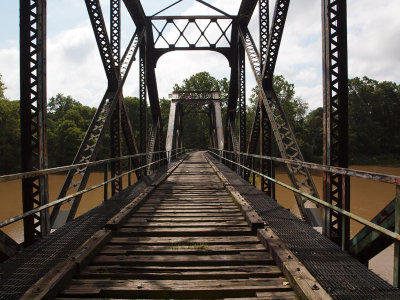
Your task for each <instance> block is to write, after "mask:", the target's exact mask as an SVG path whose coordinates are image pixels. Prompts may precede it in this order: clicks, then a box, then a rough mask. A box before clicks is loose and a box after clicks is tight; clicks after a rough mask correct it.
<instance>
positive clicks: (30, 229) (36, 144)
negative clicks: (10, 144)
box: [20, 0, 49, 245]
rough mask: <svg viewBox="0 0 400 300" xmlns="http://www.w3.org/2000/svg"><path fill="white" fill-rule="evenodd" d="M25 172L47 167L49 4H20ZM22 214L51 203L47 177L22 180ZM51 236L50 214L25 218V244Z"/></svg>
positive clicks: (24, 1)
mask: <svg viewBox="0 0 400 300" xmlns="http://www.w3.org/2000/svg"><path fill="white" fill-rule="evenodd" d="M20 74H21V85H20V90H21V102H20V106H21V149H22V152H21V154H22V172H28V171H35V170H40V169H46V168H47V141H46V118H47V117H46V111H47V109H46V108H47V104H46V103H47V102H46V1H41V0H29V1H27V0H21V1H20ZM22 198H23V200H22V201H23V211H24V212H26V211H29V210H31V209H33V208H36V207H37V206H40V205H43V204H47V203H48V189H47V175H46V176H37V177H33V178H28V179H22ZM48 233H49V219H48V211H47V210H45V211H43V212H41V213H40V214H35V215H32V216H31V217H28V218H25V219H24V242H25V244H26V245H29V244H31V243H32V242H34V241H35V240H36V239H38V238H40V237H43V236H45V235H46V234H48Z"/></svg>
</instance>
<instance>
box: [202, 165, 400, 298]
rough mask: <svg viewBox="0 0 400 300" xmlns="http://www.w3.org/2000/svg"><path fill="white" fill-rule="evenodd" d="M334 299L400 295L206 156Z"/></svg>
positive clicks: (259, 192) (386, 283)
mask: <svg viewBox="0 0 400 300" xmlns="http://www.w3.org/2000/svg"><path fill="white" fill-rule="evenodd" d="M209 158H210V160H211V161H212V162H213V163H214V164H215V165H216V166H217V167H218V169H219V170H220V171H221V172H222V173H223V174H224V176H225V177H226V178H227V179H228V180H229V182H230V183H231V184H232V186H233V187H235V188H236V189H237V190H238V191H239V192H240V193H241V195H242V196H243V197H244V198H245V199H246V200H247V201H248V202H249V203H250V204H251V205H252V206H253V208H254V209H255V210H256V211H257V212H258V214H259V215H260V216H261V217H262V218H263V220H264V221H266V222H267V225H268V226H270V227H271V229H272V230H273V231H274V232H275V233H276V234H277V235H278V236H279V237H280V239H281V240H283V241H284V242H285V243H286V246H287V247H288V248H289V249H290V250H291V251H292V252H293V253H294V254H295V255H296V256H297V258H298V259H299V260H300V261H301V262H302V263H303V264H304V265H305V266H306V268H307V269H308V270H309V271H310V273H311V274H312V275H313V276H314V277H315V278H316V279H317V280H318V281H319V283H320V284H321V286H322V287H323V288H324V289H325V290H326V291H327V292H328V293H329V294H330V295H331V296H332V298H334V299H400V291H399V290H398V289H396V288H394V287H393V286H392V285H390V284H389V283H388V282H386V281H385V280H383V279H381V278H380V277H379V276H378V275H376V274H375V273H373V272H372V271H370V270H369V269H368V268H366V267H365V266H364V265H363V264H361V263H360V262H359V261H358V260H356V259H355V258H353V257H352V256H351V255H350V254H348V253H346V252H344V251H342V250H341V248H340V247H339V246H338V245H336V244H335V243H333V242H332V241H330V240H329V239H327V238H326V237H325V236H323V235H321V234H319V233H318V232H317V231H315V230H314V229H313V228H312V227H310V226H309V225H308V224H306V223H304V222H303V221H301V220H300V219H298V218H297V217H295V216H294V215H292V214H291V213H290V212H289V211H287V210H286V209H285V208H283V207H281V206H280V205H279V204H278V203H277V202H276V201H275V200H273V199H271V198H269V197H267V196H266V195H265V194H264V193H263V192H261V191H260V190H258V189H256V188H255V187H253V186H252V185H250V184H249V183H248V182H246V181H245V180H244V179H242V178H241V177H240V176H238V175H237V174H236V173H234V172H233V171H232V170H231V169H229V168H228V167H226V166H225V165H223V164H222V163H220V162H218V161H217V160H216V159H214V158H212V157H209Z"/></svg>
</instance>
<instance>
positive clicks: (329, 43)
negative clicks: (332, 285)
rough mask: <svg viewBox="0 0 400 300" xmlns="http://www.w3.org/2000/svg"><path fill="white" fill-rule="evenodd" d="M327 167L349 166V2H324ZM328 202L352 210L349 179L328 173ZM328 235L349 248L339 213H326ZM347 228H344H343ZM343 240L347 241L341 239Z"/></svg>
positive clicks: (325, 155) (325, 143)
mask: <svg viewBox="0 0 400 300" xmlns="http://www.w3.org/2000/svg"><path fill="white" fill-rule="evenodd" d="M323 9H324V12H323V20H324V28H325V30H324V44H323V51H324V53H325V60H324V68H325V70H326V71H325V72H324V119H325V120H326V122H325V124H324V126H325V128H324V132H325V135H324V164H325V165H328V166H329V165H331V166H339V167H345V168H347V167H348V154H347V144H348V141H347V131H348V117H347V115H348V111H347V109H348V72H347V33H346V28H347V24H346V1H328V0H327V1H324V5H323ZM326 176H327V181H326V182H324V184H325V189H324V190H325V191H326V193H325V194H324V199H325V201H327V202H329V203H332V204H333V205H336V206H338V207H340V208H344V209H346V210H350V202H349V201H350V199H349V198H350V197H349V178H348V177H345V178H343V176H342V175H339V174H326ZM325 214H326V218H325V222H326V223H325V234H326V235H327V236H328V237H330V238H332V239H336V241H337V242H338V243H339V244H342V246H343V247H344V248H346V249H348V246H349V245H348V240H349V233H350V232H349V229H350V227H349V226H350V224H349V221H348V219H346V220H345V224H343V223H342V222H343V220H342V217H341V216H340V215H339V214H338V213H337V212H335V211H330V210H326V212H325ZM343 225H344V226H343ZM342 238H343V241H342V240H341V239H342Z"/></svg>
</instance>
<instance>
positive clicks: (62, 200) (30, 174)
mask: <svg viewBox="0 0 400 300" xmlns="http://www.w3.org/2000/svg"><path fill="white" fill-rule="evenodd" d="M179 150H180V152H178V151H179ZM179 150H178V149H174V150H173V151H176V154H175V155H174V156H175V157H177V156H178V155H180V154H182V153H184V151H185V150H184V149H183V148H181V149H179ZM186 151H187V150H186ZM164 152H165V151H156V152H151V154H157V153H164ZM147 154H148V153H140V154H134V155H127V156H122V157H117V158H111V159H105V160H99V161H95V162H89V163H83V164H76V165H69V166H63V167H57V168H50V169H44V170H39V171H34V172H26V173H17V174H10V175H3V176H0V183H1V182H6V181H10V180H16V179H22V178H30V177H36V176H38V175H46V174H54V173H58V172H62V171H68V170H71V169H76V168H78V167H81V166H96V165H100V164H108V163H110V162H113V161H118V160H125V159H130V158H133V157H139V156H143V155H147ZM164 160H165V161H166V160H167V158H166V157H164V158H161V159H159V160H156V161H153V162H151V163H148V164H146V165H143V166H140V167H137V168H135V169H132V170H129V171H127V172H124V173H122V174H120V175H118V176H115V177H113V178H110V179H108V180H106V181H103V182H102V183H99V184H96V185H93V186H91V187H89V188H87V189H84V190H82V191H79V192H76V193H74V194H71V195H68V196H66V197H63V198H60V199H57V200H54V201H52V202H50V203H47V204H45V205H41V206H38V207H36V208H34V209H31V210H29V211H27V212H24V213H22V214H20V215H17V216H15V217H13V218H9V219H6V220H4V221H2V222H0V228H2V227H4V226H7V225H9V224H12V223H15V222H17V221H20V220H22V219H24V218H26V217H28V216H31V215H33V214H36V213H38V212H40V211H42V210H45V209H48V208H51V207H53V206H55V205H57V204H60V203H65V202H68V201H69V200H72V198H74V197H76V196H78V195H82V194H85V193H88V192H90V191H92V190H95V189H98V188H100V187H102V186H104V185H106V184H108V183H111V182H112V181H114V180H117V179H118V178H121V177H123V176H126V175H129V174H131V173H133V172H136V171H139V170H141V169H143V168H147V167H148V166H152V165H156V164H159V163H160V162H162V161H164Z"/></svg>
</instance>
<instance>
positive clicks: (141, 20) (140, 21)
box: [123, 0, 146, 30]
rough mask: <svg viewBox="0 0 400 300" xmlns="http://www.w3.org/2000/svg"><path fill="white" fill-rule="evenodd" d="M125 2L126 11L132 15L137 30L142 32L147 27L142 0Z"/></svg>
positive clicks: (127, 0)
mask: <svg viewBox="0 0 400 300" xmlns="http://www.w3.org/2000/svg"><path fill="white" fill-rule="evenodd" d="M123 1H124V4H125V7H126V9H127V10H128V12H129V14H130V15H131V18H132V20H133V22H134V23H135V25H136V28H137V29H138V30H142V29H143V28H144V27H146V14H145V13H144V10H143V7H142V4H141V3H140V0H123Z"/></svg>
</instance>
